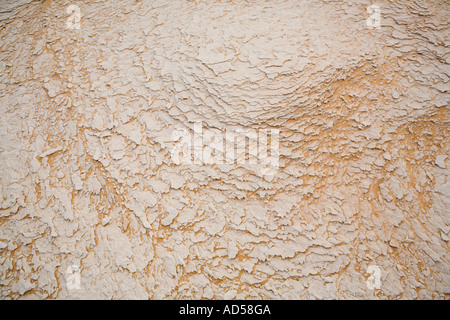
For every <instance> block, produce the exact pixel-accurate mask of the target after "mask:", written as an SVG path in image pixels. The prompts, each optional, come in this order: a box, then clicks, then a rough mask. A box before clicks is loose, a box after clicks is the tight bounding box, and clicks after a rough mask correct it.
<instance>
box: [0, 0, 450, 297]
mask: <svg viewBox="0 0 450 320" xmlns="http://www.w3.org/2000/svg"><path fill="white" fill-rule="evenodd" d="M71 4H72V3H70V2H67V1H45V2H42V1H31V0H20V1H2V2H1V4H0V26H1V28H0V39H1V41H0V46H1V51H0V71H1V73H0V88H1V89H0V114H1V117H0V139H1V141H2V144H1V146H0V165H1V169H2V175H1V176H0V193H1V197H0V265H1V266H0V297H1V298H2V299H21V298H27V299H41V298H49V299H55V298H57V299H65V298H88V299H89V298H99V299H111V298H115V299H124V298H138V299H162V298H164V299H182V298H185V299H190V298H196V299H200V298H207V299H223V298H226V299H250V298H252V299H253V298H256V299H261V298H264V299H310V298H311V299H329V298H340V299H354V298H356V299H367V298H369V299H386V298H395V299H406V298H409V299H416V298H417V299H445V298H448V294H449V293H450V274H449V273H450V265H449V263H450V261H449V260H450V255H449V250H448V240H449V236H450V235H449V232H450V227H449V215H448V212H449V208H450V199H449V197H450V181H449V179H450V178H449V166H448V158H447V156H448V154H449V148H448V137H449V112H448V111H449V110H448V102H449V95H448V91H449V89H450V88H449V77H450V69H449V62H450V61H449V59H450V55H449V46H450V42H449V22H448V12H450V4H449V3H448V2H446V1H444V0H441V1H435V0H433V1H431V0H429V1H410V0H399V1H379V2H378V4H379V8H380V16H381V25H380V27H379V28H371V27H369V25H368V24H367V23H366V21H367V19H369V17H370V13H369V12H368V10H367V8H368V6H370V5H371V2H369V1H360V0H356V1H351V2H350V1H308V0H302V1H299V0H283V1H250V2H245V3H244V2H240V1H236V2H227V1H206V0H200V1H187V0H186V1H183V0H179V1H162V0H160V1H136V0H124V1H122V0H121V1H95V2H91V1H87V2H77V3H75V5H77V6H78V9H79V12H80V15H81V19H80V20H79V25H78V27H79V28H78V27H77V25H76V24H74V22H75V23H76V22H77V19H76V16H74V14H75V15H76V10H75V11H70V12H68V11H67V9H68V7H69V6H70V5H71ZM198 122H201V123H202V124H203V126H204V127H205V128H208V129H209V130H216V131H219V132H222V131H223V130H242V129H252V130H263V129H267V130H270V129H272V128H275V129H277V130H279V155H278V156H279V167H278V168H277V170H276V173H275V174H274V175H272V176H271V177H270V178H267V176H265V175H264V174H261V172H260V171H258V170H259V168H255V165H252V164H249V163H246V162H245V163H242V162H241V163H233V164H223V165H218V164H214V163H213V164H202V163H191V164H183V163H174V162H173V160H172V157H171V150H172V149H173V148H174V144H175V142H174V140H173V136H172V134H173V132H174V131H175V130H178V129H184V130H185V131H183V132H186V133H189V134H194V131H193V130H194V124H195V123H198ZM178 138H181V135H179V136H178ZM446 162H447V164H446ZM72 265H79V266H80V273H79V277H80V285H79V287H77V288H75V289H74V287H70V286H68V285H67V284H68V280H69V279H68V278H69V276H70V275H71V274H70V272H69V273H67V272H66V270H68V268H69V267H70V266H72ZM370 265H376V266H378V268H379V270H380V274H379V276H380V279H379V280H380V284H381V286H380V287H379V288H375V289H370V288H369V286H368V281H370V278H371V277H373V276H374V274H370V273H369V272H368V267H369V266H370ZM70 270H72V269H70ZM68 275H69V276H68Z"/></svg>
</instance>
